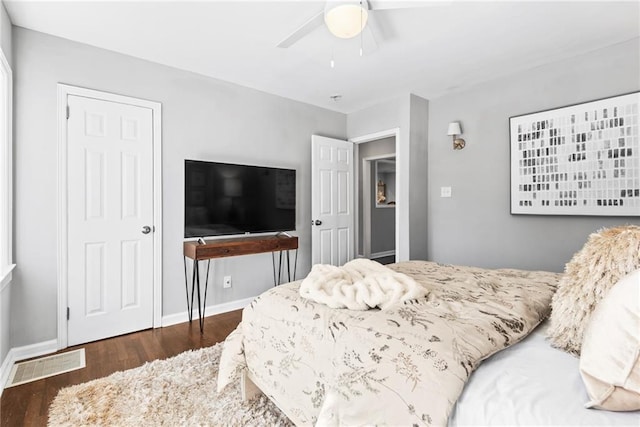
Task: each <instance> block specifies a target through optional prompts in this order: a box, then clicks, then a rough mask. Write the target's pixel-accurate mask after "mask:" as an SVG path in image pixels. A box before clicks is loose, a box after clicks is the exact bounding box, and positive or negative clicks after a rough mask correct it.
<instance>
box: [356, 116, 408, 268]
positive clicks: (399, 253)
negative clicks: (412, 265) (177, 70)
mask: <svg viewBox="0 0 640 427" xmlns="http://www.w3.org/2000/svg"><path fill="white" fill-rule="evenodd" d="M389 137H395V140H396V164H401V162H400V158H401V155H402V153H401V152H400V128H392V129H386V130H382V131H379V132H374V133H370V134H366V135H362V136H357V137H354V138H349V141H351V142H353V143H354V144H355V147H354V148H355V150H354V151H353V156H354V159H357V158H358V153H359V151H360V149H359V147H358V145H359V144H362V143H365V142H370V141H375V140H378V139H383V138H389ZM354 163H355V169H356V170H355V174H354V176H355V177H359V176H360V165H359V164H358V162H357V161H356V162H354ZM408 174H409V171H407V170H403V169H402V168H396V208H395V209H396V244H395V247H396V262H398V261H403V260H405V259H409V253H406V254H405V253H404V248H403V247H402V246H401V245H400V234H401V230H400V226H401V224H400V219H401V218H402V217H403V216H402V215H404V212H405V209H408V204H407V202H405V200H404V199H403V198H402V193H401V192H400V183H402V182H404V181H405V180H407V182H408ZM356 181H357V180H355V179H354V182H356ZM354 186H355V191H354V194H355V199H354V204H355V221H356V224H355V225H356V227H355V233H356V234H355V236H356V237H355V241H356V242H358V241H359V239H360V235H359V233H360V232H359V228H360V227H359V226H358V225H359V224H358V223H357V222H358V221H359V217H360V211H359V207H358V203H355V201H357V200H358V198H359V197H360V194H359V193H360V189H359V188H358V185H357V184H355V185H354ZM401 214H402V215H401ZM407 227H408V225H407ZM363 249H364V248H363Z"/></svg>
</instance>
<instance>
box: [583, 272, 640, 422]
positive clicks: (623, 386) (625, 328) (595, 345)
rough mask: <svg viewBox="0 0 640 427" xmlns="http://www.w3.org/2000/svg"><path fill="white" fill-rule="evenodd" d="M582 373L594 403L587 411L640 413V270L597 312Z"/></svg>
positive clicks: (585, 348)
mask: <svg viewBox="0 0 640 427" xmlns="http://www.w3.org/2000/svg"><path fill="white" fill-rule="evenodd" d="M580 373H581V375H582V380H583V381H584V384H585V386H586V388H587V393H588V394H589V398H590V399H591V400H590V401H589V402H588V403H587V404H586V405H585V407H587V408H596V409H606V410H610V411H636V410H640V270H636V271H634V272H633V273H631V274H629V275H627V276H625V277H624V278H622V279H620V281H619V282H618V283H616V284H615V285H614V286H613V287H612V288H611V289H610V290H609V293H608V294H607V295H606V296H605V297H604V298H603V299H602V300H601V301H600V302H599V304H598V305H597V306H596V308H595V310H594V311H593V314H592V316H591V319H590V320H589V323H588V324H587V327H586V329H585V333H584V337H583V341H582V353H581V356H580Z"/></svg>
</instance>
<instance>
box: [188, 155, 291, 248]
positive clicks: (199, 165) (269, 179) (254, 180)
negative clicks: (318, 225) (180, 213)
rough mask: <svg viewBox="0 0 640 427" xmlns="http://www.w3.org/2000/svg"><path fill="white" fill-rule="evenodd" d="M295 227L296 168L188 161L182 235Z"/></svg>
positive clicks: (264, 230)
mask: <svg viewBox="0 0 640 427" xmlns="http://www.w3.org/2000/svg"><path fill="white" fill-rule="evenodd" d="M295 228H296V171H295V169H281V168H273V167H266V166H249V165H240V164H231V163H217V162H206V161H200V160H185V161H184V237H207V236H221V235H227V234H248V233H266V232H277V231H291V230H295Z"/></svg>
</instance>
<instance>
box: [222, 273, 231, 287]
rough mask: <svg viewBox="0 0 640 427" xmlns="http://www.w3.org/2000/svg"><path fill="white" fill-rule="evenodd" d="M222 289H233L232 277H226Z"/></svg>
mask: <svg viewBox="0 0 640 427" xmlns="http://www.w3.org/2000/svg"><path fill="white" fill-rule="evenodd" d="M222 287H223V288H225V289H226V288H230V287H231V276H224V279H222Z"/></svg>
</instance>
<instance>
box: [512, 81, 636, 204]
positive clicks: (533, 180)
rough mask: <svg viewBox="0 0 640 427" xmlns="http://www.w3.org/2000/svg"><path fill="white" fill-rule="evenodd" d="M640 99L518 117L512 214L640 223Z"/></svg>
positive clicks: (514, 133) (627, 98)
mask: <svg viewBox="0 0 640 427" xmlns="http://www.w3.org/2000/svg"><path fill="white" fill-rule="evenodd" d="M639 106H640V92H636V93H631V94H627V95H621V96H615V97H611V98H606V99H600V100H597V101H591V102H586V103H583V104H578V105H572V106H568V107H562V108H556V109H553V110H548V111H542V112H539V113H533V114H527V115H523V116H516V117H511V118H510V119H509V124H510V136H511V213H512V214H534V215H608V216H640V139H639V131H638V121H639V120H638V117H639V113H638V109H639Z"/></svg>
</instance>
